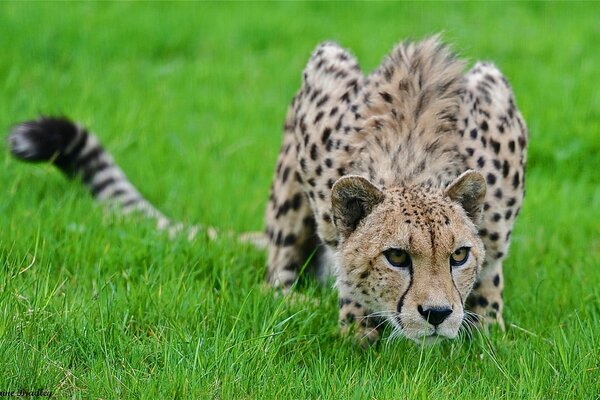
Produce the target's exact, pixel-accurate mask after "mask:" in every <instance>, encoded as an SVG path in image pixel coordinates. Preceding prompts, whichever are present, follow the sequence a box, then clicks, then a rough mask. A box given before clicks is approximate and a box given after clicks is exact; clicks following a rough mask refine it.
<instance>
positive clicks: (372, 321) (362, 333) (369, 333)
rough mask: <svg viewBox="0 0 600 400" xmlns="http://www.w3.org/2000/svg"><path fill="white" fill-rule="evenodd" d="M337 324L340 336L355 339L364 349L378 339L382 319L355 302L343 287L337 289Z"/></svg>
mask: <svg viewBox="0 0 600 400" xmlns="http://www.w3.org/2000/svg"><path fill="white" fill-rule="evenodd" d="M338 290H339V294H338V296H339V307H340V309H339V324H340V332H341V333H342V335H345V336H348V337H351V338H353V339H355V340H356V341H357V342H358V343H359V344H360V345H361V346H363V347H366V346H368V345H371V344H373V343H375V342H376V341H377V340H379V337H380V334H381V332H380V328H381V326H382V324H383V322H382V319H381V318H379V317H377V316H374V315H371V311H370V310H369V309H368V308H367V307H365V306H363V305H362V304H361V303H359V302H358V301H356V300H353V299H352V297H351V295H350V294H349V293H348V291H347V290H345V289H344V287H339V288H338Z"/></svg>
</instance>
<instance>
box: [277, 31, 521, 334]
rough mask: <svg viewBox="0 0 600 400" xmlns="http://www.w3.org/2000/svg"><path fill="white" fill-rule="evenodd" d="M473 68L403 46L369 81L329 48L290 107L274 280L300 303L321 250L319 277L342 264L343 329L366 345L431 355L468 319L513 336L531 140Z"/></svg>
mask: <svg viewBox="0 0 600 400" xmlns="http://www.w3.org/2000/svg"><path fill="white" fill-rule="evenodd" d="M464 67H465V63H464V62H463V61H461V60H460V59H459V58H457V56H456V55H455V54H454V53H453V52H452V51H451V49H450V48H449V46H447V45H445V44H443V43H442V42H441V40H440V39H439V37H438V36H434V37H431V38H428V39H425V40H423V41H421V42H418V43H412V42H404V43H400V44H399V45H397V46H396V47H395V48H394V49H393V50H392V51H391V53H390V54H389V55H388V56H387V57H386V58H385V59H384V60H383V62H382V64H381V65H380V66H379V67H378V68H377V69H376V70H375V71H374V72H372V73H371V74H369V75H366V76H365V75H364V74H363V73H362V72H361V69H360V67H359V65H358V62H357V61H356V59H355V58H354V57H353V56H352V55H351V54H350V53H349V52H348V51H347V50H345V49H343V48H341V47H340V46H339V45H338V44H336V43H332V42H325V43H323V44H321V45H319V46H318V47H317V48H316V49H315V51H314V52H313V54H312V56H311V57H310V59H309V61H308V63H307V65H306V67H305V69H304V73H303V76H302V85H301V88H300V89H299V91H298V92H297V94H296V96H295V97H294V98H293V100H292V103H291V105H290V106H289V109H288V113H287V117H286V120H285V126H284V137H283V145H282V147H281V152H280V154H279V158H278V161H277V165H276V171H275V178H274V181H273V184H272V187H271V194H270V197H269V203H268V205H267V211H266V234H267V237H268V279H269V281H270V283H271V284H272V285H273V286H275V287H280V288H282V289H283V290H286V291H287V290H289V288H290V287H291V286H292V285H293V284H294V282H296V280H297V279H298V275H299V272H300V271H301V269H302V268H303V267H304V266H305V265H307V259H309V258H310V256H311V255H312V254H313V252H314V249H317V257H312V258H311V263H310V266H311V268H316V270H317V271H318V270H319V269H320V268H323V267H324V265H323V264H333V275H334V277H335V286H336V287H337V290H338V293H339V307H340V309H339V321H340V324H341V326H342V329H343V330H344V331H353V332H355V334H356V335H358V338H359V340H366V341H374V340H376V339H377V338H378V337H379V329H376V328H378V326H379V325H380V324H381V322H379V321H382V322H385V321H387V322H389V323H390V324H391V325H392V327H393V329H394V331H393V332H394V335H398V336H404V337H406V338H408V339H412V340H414V341H417V342H420V343H423V342H430V341H434V340H437V338H454V337H456V336H457V335H458V333H459V329H460V327H461V326H462V325H463V323H464V322H466V321H469V319H471V317H475V318H476V320H477V321H475V322H477V323H479V324H483V325H485V326H487V324H489V323H496V322H497V323H498V324H499V325H500V326H501V327H502V328H503V327H504V322H503V318H502V311H503V301H502V292H503V286H504V279H503V275H502V261H503V260H504V258H505V257H506V254H507V251H508V247H509V243H510V235H511V232H512V227H513V224H514V222H515V219H516V217H517V216H518V214H519V211H520V207H521V202H522V200H523V197H524V185H525V167H526V146H527V128H526V126H525V123H524V121H523V118H522V116H521V114H520V112H519V110H518V109H517V106H516V103H515V98H514V95H513V92H512V89H511V87H510V85H509V83H508V81H507V79H506V78H505V77H504V76H503V74H502V73H501V72H500V71H499V70H498V69H497V68H496V67H495V66H494V65H493V64H491V63H486V62H479V63H477V64H476V65H475V66H474V67H473V68H472V69H471V70H470V71H469V72H467V73H466V74H465V73H464ZM312 260H315V261H312ZM325 266H326V265H325ZM472 322H473V321H472Z"/></svg>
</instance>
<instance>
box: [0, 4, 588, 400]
mask: <svg viewBox="0 0 600 400" xmlns="http://www.w3.org/2000/svg"><path fill="white" fill-rule="evenodd" d="M598 15H600V6H599V4H598V3H575V4H546V3H534V4H526V3H519V4H508V5H507V4H505V3H502V4H501V3H486V4H473V3H467V4H464V3H426V4H416V3H407V4H394V3H376V4H363V3H346V4H341V3H335V4H326V3H284V4H268V3H258V4H249V3H242V4H236V3H227V4H212V3H209V4H205V3H201V4H177V3H163V4H132V3H122V4H119V3H109V4H98V3H85V4H69V5H68V6H67V5H66V4H49V3H48V4H46V3H33V4H21V3H6V2H3V3H2V4H0V49H2V56H1V57H0V104H1V105H2V106H1V107H0V129H2V131H4V132H8V130H9V128H10V126H11V124H12V123H14V122H16V121H20V120H24V119H29V118H32V117H35V116H36V115H37V114H38V113H46V114H56V113H59V114H60V113H64V114H67V115H69V116H71V117H73V118H75V119H77V120H79V121H81V122H83V123H85V124H86V125H87V126H89V127H90V128H92V130H94V131H95V132H97V133H98V134H99V136H100V137H101V138H102V140H103V142H104V143H105V145H106V147H107V148H109V149H110V150H111V152H112V153H113V154H114V156H115V158H116V159H117V160H118V161H119V163H120V164H121V165H122V167H123V169H124V170H125V171H127V173H128V175H129V177H130V178H131V180H132V181H133V182H135V183H136V184H137V185H138V186H139V188H140V189H141V191H142V192H143V193H144V194H146V195H147V197H148V198H149V199H151V200H152V201H153V202H154V203H155V204H156V205H157V206H158V207H159V208H161V209H162V210H163V211H165V212H166V213H167V214H168V215H170V216H172V217H174V218H176V219H179V220H182V221H189V222H202V223H207V224H212V225H216V226H219V227H222V228H231V229H234V230H236V231H243V230H258V229H261V228H262V223H263V222H262V221H263V208H264V206H265V203H266V197H267V189H268V187H269V184H270V179H271V174H272V170H273V165H274V161H275V158H276V155H277V152H278V147H279V144H280V138H281V133H280V131H281V126H282V122H283V118H284V113H285V111H286V107H287V103H288V102H289V100H290V99H291V97H292V96H293V94H294V92H295V90H296V89H297V87H298V86H299V81H300V72H301V70H302V68H303V64H304V62H305V61H306V59H307V57H308V55H309V54H310V52H311V50H312V49H313V48H314V46H315V45H316V44H317V43H318V42H320V41H322V40H325V39H334V40H337V41H339V42H340V43H342V44H343V45H344V46H345V47H348V48H351V49H352V51H353V52H354V53H355V54H356V55H357V56H358V58H359V60H360V62H361V65H362V66H363V68H364V70H365V71H369V70H371V69H373V68H374V67H375V66H376V65H377V64H378V63H379V61H380V60H381V59H382V57H383V56H384V54H385V53H386V52H387V51H389V49H390V48H391V47H392V45H393V44H394V43H395V42H397V41H398V40H399V39H402V38H406V37H413V38H420V37H423V36H425V35H427V34H430V33H435V32H438V31H444V32H445V35H444V36H445V38H446V39H447V40H448V41H450V42H452V43H454V44H455V48H457V49H459V50H460V51H461V53H462V54H463V55H464V56H465V57H467V58H468V59H469V60H471V61H474V60H475V59H480V58H481V59H490V60H494V61H495V62H496V63H497V64H498V65H499V67H500V68H501V69H502V70H503V71H504V72H505V74H506V75H507V76H508V77H509V79H510V80H511V83H512V85H513V87H514V89H515V92H516V94H517V100H518V104H519V106H520V108H521V109H522V111H523V114H524V116H525V118H526V120H527V122H528V125H529V127H530V139H531V147H530V152H529V169H528V181H527V193H528V196H527V199H526V202H525V205H524V208H523V211H522V214H521V216H520V218H519V220H518V223H517V228H516V230H515V232H514V234H513V244H512V248H511V252H510V255H509V258H508V260H507V261H506V265H505V271H506V283H507V288H506V290H505V297H506V304H507V308H506V315H505V320H506V321H507V324H508V330H507V331H506V332H505V333H501V332H498V331H494V332H492V334H491V335H490V336H489V338H477V339H475V340H473V341H466V340H465V341H457V342H453V343H445V344H443V345H442V346H437V347H430V348H423V349H420V348H417V347H415V346H414V345H412V344H410V343H406V342H403V341H398V342H394V343H389V342H384V343H382V344H381V345H380V346H378V347H376V348H373V349H369V350H366V351H362V350H359V349H357V348H355V347H353V346H352V345H351V344H350V343H348V342H346V341H344V340H342V339H340V338H339V337H338V335H337V324H336V318H337V306H336V296H335V293H334V291H333V290H331V289H329V288H322V287H318V286H317V285H316V284H312V285H309V287H308V288H307V289H306V292H308V294H309V295H314V296H315V297H316V298H318V299H319V302H318V303H315V304H312V303H306V304H304V303H291V304H290V303H288V302H286V301H283V300H282V299H280V298H275V297H273V296H272V295H271V294H269V293H268V292H267V293H266V292H265V291H264V290H263V289H262V282H263V278H264V263H265V256H264V254H262V253H260V252H257V251H255V250H253V249H250V248H247V247H245V246H242V245H239V244H237V243H235V242H232V241H230V240H226V239H223V240H219V241H217V242H211V243H209V242H207V241H206V240H203V239H200V240H197V241H196V242H194V243H187V242H186V241H185V240H175V241H169V240H167V239H166V238H165V237H164V236H163V235H161V234H158V233H156V232H154V230H153V229H152V224H151V223H146V222H141V223H133V222H131V221H121V220H119V219H116V218H115V217H114V216H111V215H109V214H107V213H105V212H104V211H103V210H102V209H101V208H100V207H98V206H96V205H95V204H94V203H93V202H92V201H91V199H90V198H89V197H88V196H87V194H86V193H85V191H84V190H83V189H82V188H80V187H79V186H78V185H73V184H70V183H69V182H67V181H66V180H65V179H64V178H63V177H62V176H61V175H60V174H59V173H58V172H57V171H55V170H54V169H53V168H51V167H49V166H47V165H41V166H35V167H32V166H30V165H22V164H19V163H17V162H15V161H14V160H12V159H11V158H10V157H9V155H8V152H7V150H6V145H5V144H4V143H1V144H0V164H1V168H0V182H2V185H1V189H0V267H1V268H2V272H1V276H0V354H1V355H2V359H1V362H0V391H5V390H18V389H21V388H25V389H28V390H34V389H39V388H44V389H46V390H50V391H52V392H53V393H54V395H55V396H58V397H70V396H73V397H83V398H90V397H94V398H117V397H120V398H121V397H136V398H152V399H154V398H168V397H190V398H206V397H209V398H214V397H218V398H262V397H266V398H277V399H281V398H324V399H327V398H378V399H379V398H423V399H426V398H436V399H437V398H451V399H463V398H464V399H473V398H506V399H514V398H528V399H529V398H539V399H543V398H573V399H584V398H595V399H598V398H599V394H600V383H599V382H600V369H599V368H600V175H599V172H598V171H600V132H599V121H600V91H599V90H598V82H600V52H599V51H598V43H600V24H598Z"/></svg>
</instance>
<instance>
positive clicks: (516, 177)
mask: <svg viewBox="0 0 600 400" xmlns="http://www.w3.org/2000/svg"><path fill="white" fill-rule="evenodd" d="M512 185H513V187H514V188H515V189H516V188H518V187H519V171H517V172H515V176H514V177H513V181H512Z"/></svg>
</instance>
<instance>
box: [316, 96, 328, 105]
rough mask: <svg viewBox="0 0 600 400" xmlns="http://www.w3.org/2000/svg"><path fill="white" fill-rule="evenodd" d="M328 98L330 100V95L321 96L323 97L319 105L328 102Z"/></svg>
mask: <svg viewBox="0 0 600 400" xmlns="http://www.w3.org/2000/svg"><path fill="white" fill-rule="evenodd" d="M327 100H329V96H328V95H323V97H321V99H320V100H319V101H318V102H317V107H321V106H322V105H323V104H325V103H327Z"/></svg>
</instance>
